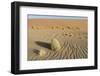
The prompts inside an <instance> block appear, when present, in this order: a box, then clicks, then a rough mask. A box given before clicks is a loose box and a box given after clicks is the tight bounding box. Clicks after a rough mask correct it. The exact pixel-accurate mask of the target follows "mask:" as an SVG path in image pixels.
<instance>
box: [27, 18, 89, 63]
mask: <svg viewBox="0 0 100 76" xmlns="http://www.w3.org/2000/svg"><path fill="white" fill-rule="evenodd" d="M87 22H88V21H87V20H75V19H73V20H71V19H70V20H69V19H29V20H28V60H29V61H31V60H56V59H84V58H87V57H88V43H87V42H88V41H87V39H88V33H87V31H88V30H87V29H88V28H87V27H88V26H87V25H88V23H87ZM53 38H56V39H57V40H58V41H59V42H60V44H61V49H60V50H59V51H53V50H51V39H53ZM41 48H42V49H44V50H45V51H46V54H45V55H44V56H40V55H39V54H38V51H39V49H41Z"/></svg>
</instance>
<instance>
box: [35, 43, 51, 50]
mask: <svg viewBox="0 0 100 76" xmlns="http://www.w3.org/2000/svg"><path fill="white" fill-rule="evenodd" d="M35 43H36V44H37V45H39V46H41V47H45V48H48V49H51V45H50V43H47V42H41V41H36V42H35Z"/></svg>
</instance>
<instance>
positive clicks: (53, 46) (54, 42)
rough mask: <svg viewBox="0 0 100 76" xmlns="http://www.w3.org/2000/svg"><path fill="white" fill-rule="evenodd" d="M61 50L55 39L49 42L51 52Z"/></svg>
mask: <svg viewBox="0 0 100 76" xmlns="http://www.w3.org/2000/svg"><path fill="white" fill-rule="evenodd" d="M60 48H61V46H60V43H59V41H58V40H57V39H56V38H53V39H52V40H51V49H52V50H59V49H60Z"/></svg>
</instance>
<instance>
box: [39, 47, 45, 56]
mask: <svg viewBox="0 0 100 76" xmlns="http://www.w3.org/2000/svg"><path fill="white" fill-rule="evenodd" d="M45 54H46V51H45V50H44V49H42V48H41V49H40V50H39V55H40V56H45Z"/></svg>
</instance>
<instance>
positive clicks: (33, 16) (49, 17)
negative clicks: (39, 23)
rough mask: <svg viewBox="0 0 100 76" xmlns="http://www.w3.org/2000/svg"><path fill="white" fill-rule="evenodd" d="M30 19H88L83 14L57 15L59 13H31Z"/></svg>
mask: <svg viewBox="0 0 100 76" xmlns="http://www.w3.org/2000/svg"><path fill="white" fill-rule="evenodd" d="M28 19H87V17H82V16H57V15H33V14H29V15H28Z"/></svg>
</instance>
